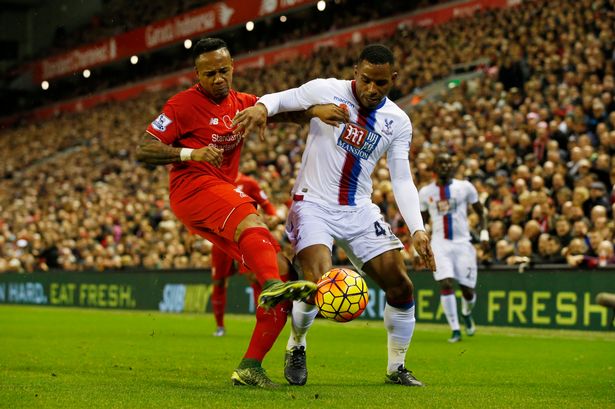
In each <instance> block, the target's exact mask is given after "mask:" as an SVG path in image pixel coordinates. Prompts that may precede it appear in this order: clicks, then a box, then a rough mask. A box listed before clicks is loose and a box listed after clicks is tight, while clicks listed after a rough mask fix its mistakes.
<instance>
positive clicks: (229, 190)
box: [137, 38, 316, 387]
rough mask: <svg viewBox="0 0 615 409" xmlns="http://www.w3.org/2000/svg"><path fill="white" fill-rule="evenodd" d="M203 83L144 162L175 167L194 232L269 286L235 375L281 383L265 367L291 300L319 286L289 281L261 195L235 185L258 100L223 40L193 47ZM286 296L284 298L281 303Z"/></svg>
mask: <svg viewBox="0 0 615 409" xmlns="http://www.w3.org/2000/svg"><path fill="white" fill-rule="evenodd" d="M193 57H194V63H195V69H196V74H197V76H198V80H199V82H198V84H196V85H194V86H192V87H190V88H189V89H187V90H185V91H182V92H179V93H178V94H176V95H174V96H173V97H171V98H170V99H169V100H168V101H167V103H166V104H165V106H164V107H163V110H162V113H161V114H160V115H159V116H158V117H157V118H156V119H155V120H154V121H153V122H152V123H151V124H150V125H149V127H148V128H147V132H146V138H145V140H144V142H143V143H141V144H140V145H139V147H138V149H137V159H138V160H140V161H142V162H145V163H149V164H154V165H166V164H173V166H172V169H171V171H170V175H169V179H170V180H169V182H170V183H169V184H170V189H169V190H170V192H169V199H170V204H171V209H172V210H173V212H174V213H175V215H176V216H177V217H178V218H179V219H180V220H181V222H182V223H183V224H184V225H185V226H186V227H187V228H188V229H189V230H190V231H191V232H193V233H195V234H198V235H200V236H202V237H204V238H205V239H207V240H209V241H211V242H212V243H213V244H214V245H217V246H219V247H220V248H222V249H223V250H224V251H225V252H226V253H227V254H229V255H230V256H232V257H233V258H234V259H236V260H238V261H239V262H243V264H245V265H246V267H247V268H248V269H249V270H250V271H252V272H254V274H255V277H256V280H257V282H258V284H259V285H260V286H261V288H262V291H261V295H260V297H259V307H258V308H257V311H256V327H255V329H254V332H253V334H252V339H251V341H250V345H249V347H248V351H247V352H246V354H245V355H244V358H243V359H242V361H241V363H240V364H239V367H238V368H237V369H236V370H235V371H234V372H233V375H232V377H231V379H232V381H233V383H234V384H236V385H254V386H260V387H272V386H277V385H275V384H274V383H273V382H272V381H271V380H270V379H269V378H268V376H267V374H266V373H265V370H264V369H263V368H262V367H261V362H262V360H263V359H264V357H265V355H266V353H267V352H268V351H269V349H270V348H271V347H272V346H273V344H274V342H275V340H276V338H277V336H278V335H279V333H280V332H281V331H282V329H283V327H284V324H285V322H286V310H285V309H284V305H285V304H287V302H286V301H287V300H301V299H305V298H306V297H308V296H309V295H311V294H312V293H313V292H314V291H315V289H316V285H315V284H314V283H311V282H307V281H295V282H283V281H282V280H281V279H280V273H279V269H278V255H277V253H278V251H279V250H280V247H279V244H278V243H277V242H276V240H275V239H274V238H273V236H272V235H271V233H270V232H269V230H268V228H267V226H266V224H265V223H264V221H263V220H262V218H261V216H260V215H259V214H258V212H257V210H256V207H255V205H254V200H253V199H252V198H251V197H250V196H248V195H247V194H245V193H243V192H242V191H241V190H239V189H238V188H237V187H236V186H235V184H234V182H235V180H236V178H237V173H238V171H239V157H240V153H241V148H242V146H243V134H242V132H241V131H238V130H236V129H235V128H233V126H232V120H233V118H234V117H235V115H236V113H237V112H239V111H241V110H242V109H244V108H247V107H250V106H252V105H254V104H255V103H256V100H257V97H256V96H254V95H250V94H244V93H241V92H237V91H235V90H233V89H232V88H231V83H232V77H233V60H232V58H231V55H230V53H229V50H228V48H227V46H226V43H225V42H224V41H223V40H220V39H216V38H204V39H201V40H200V41H198V42H197V44H196V45H195V47H194V50H193ZM282 301H284V302H282Z"/></svg>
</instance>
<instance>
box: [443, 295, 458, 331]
mask: <svg viewBox="0 0 615 409" xmlns="http://www.w3.org/2000/svg"><path fill="white" fill-rule="evenodd" d="M440 303H441V304H442V309H443V310H444V315H446V320H447V321H448V325H450V326H451V328H452V330H453V331H459V317H458V316H457V298H456V297H455V293H453V294H447V295H443V294H440Z"/></svg>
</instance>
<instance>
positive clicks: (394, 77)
mask: <svg viewBox="0 0 615 409" xmlns="http://www.w3.org/2000/svg"><path fill="white" fill-rule="evenodd" d="M396 80H397V71H393V74H391V82H395V81H396Z"/></svg>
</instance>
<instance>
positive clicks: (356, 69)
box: [354, 64, 359, 78]
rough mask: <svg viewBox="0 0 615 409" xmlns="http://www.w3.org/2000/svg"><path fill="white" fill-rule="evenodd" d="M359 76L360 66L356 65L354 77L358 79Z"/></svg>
mask: <svg viewBox="0 0 615 409" xmlns="http://www.w3.org/2000/svg"><path fill="white" fill-rule="evenodd" d="M358 76H359V66H358V65H357V64H355V65H354V77H355V78H357V77H358Z"/></svg>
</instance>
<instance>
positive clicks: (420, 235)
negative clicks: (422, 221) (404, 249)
mask: <svg viewBox="0 0 615 409" xmlns="http://www.w3.org/2000/svg"><path fill="white" fill-rule="evenodd" d="M412 245H413V246H414V249H415V250H416V252H417V253H419V257H420V258H421V261H422V262H423V263H425V267H427V268H428V269H429V270H430V271H436V260H435V259H434V257H433V251H432V250H431V244H430V243H429V235H428V234H427V233H425V232H424V231H423V230H418V231H416V232H414V234H413V235H412Z"/></svg>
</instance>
